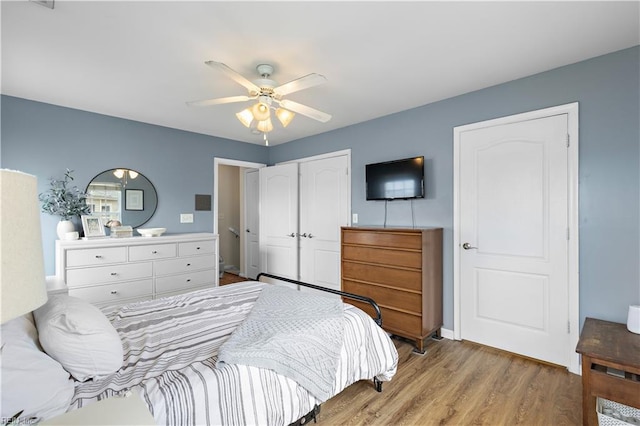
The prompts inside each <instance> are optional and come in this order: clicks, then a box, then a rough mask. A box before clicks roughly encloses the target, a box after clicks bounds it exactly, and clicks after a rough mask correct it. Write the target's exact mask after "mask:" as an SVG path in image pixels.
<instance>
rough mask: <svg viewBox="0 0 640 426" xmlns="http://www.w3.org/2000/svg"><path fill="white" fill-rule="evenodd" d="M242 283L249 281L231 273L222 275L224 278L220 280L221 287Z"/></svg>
mask: <svg viewBox="0 0 640 426" xmlns="http://www.w3.org/2000/svg"><path fill="white" fill-rule="evenodd" d="M242 281H247V279H246V278H244V277H241V276H239V275H235V274H232V273H229V272H225V273H224V274H223V275H222V278H220V283H219V284H220V285H227V284H233V283H239V282H242Z"/></svg>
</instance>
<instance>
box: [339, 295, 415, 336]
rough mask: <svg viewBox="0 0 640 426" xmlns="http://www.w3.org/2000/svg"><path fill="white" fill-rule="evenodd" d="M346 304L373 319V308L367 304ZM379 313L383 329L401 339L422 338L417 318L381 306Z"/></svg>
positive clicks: (354, 302)
mask: <svg viewBox="0 0 640 426" xmlns="http://www.w3.org/2000/svg"><path fill="white" fill-rule="evenodd" d="M346 302H347V303H351V304H352V305H354V306H357V307H358V308H360V309H362V310H363V311H365V312H366V313H368V314H369V315H371V317H372V318H375V314H374V311H373V308H372V307H371V305H369V304H368V303H363V302H356V301H353V302H352V301H350V300H349V301H346ZM380 311H381V312H382V328H383V329H385V330H387V331H389V332H391V333H396V334H398V335H400V336H403V337H417V338H421V337H422V336H421V334H422V322H421V319H420V317H419V316H416V315H411V314H406V313H404V312H399V311H395V310H393V309H388V308H384V307H382V306H381V307H380Z"/></svg>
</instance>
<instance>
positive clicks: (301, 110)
mask: <svg viewBox="0 0 640 426" xmlns="http://www.w3.org/2000/svg"><path fill="white" fill-rule="evenodd" d="M280 106H281V107H282V108H285V109H288V110H291V111H293V112H297V113H298V114H302V115H304V116H305V117H309V118H313V119H314V120H318V121H320V122H322V123H326V122H327V121H329V120H331V114H327V113H326V112H322V111H318V110H317V109H314V108H311V107H308V106H306V105H302V104H299V103H297V102H294V101H290V100H287V99H283V100H281V101H280Z"/></svg>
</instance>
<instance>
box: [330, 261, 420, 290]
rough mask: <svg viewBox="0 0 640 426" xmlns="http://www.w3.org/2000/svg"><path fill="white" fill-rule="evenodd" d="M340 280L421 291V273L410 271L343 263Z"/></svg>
mask: <svg viewBox="0 0 640 426" xmlns="http://www.w3.org/2000/svg"><path fill="white" fill-rule="evenodd" d="M342 278H343V279H345V280H346V279H355V280H357V281H368V282H372V283H380V284H385V285H390V286H393V287H398V288H406V289H410V290H416V291H422V273H421V272H420V271H415V270H410V269H395V268H389V267H386V266H378V265H371V264H363V263H353V262H347V261H343V262H342Z"/></svg>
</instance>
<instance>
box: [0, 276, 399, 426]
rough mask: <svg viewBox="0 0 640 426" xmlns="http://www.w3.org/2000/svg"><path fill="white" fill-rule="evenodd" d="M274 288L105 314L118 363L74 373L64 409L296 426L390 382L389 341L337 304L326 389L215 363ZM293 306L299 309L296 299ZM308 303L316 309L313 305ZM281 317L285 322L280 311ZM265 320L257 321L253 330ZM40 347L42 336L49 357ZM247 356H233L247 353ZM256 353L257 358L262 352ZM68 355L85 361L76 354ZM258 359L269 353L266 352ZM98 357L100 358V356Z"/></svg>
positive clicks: (213, 292)
mask: <svg viewBox="0 0 640 426" xmlns="http://www.w3.org/2000/svg"><path fill="white" fill-rule="evenodd" d="M274 287H278V286H274V285H272V284H268V283H264V282H258V281H249V282H242V283H236V284H231V285H227V286H223V287H216V288H212V289H207V290H201V291H196V292H192V293H187V294H182V295H177V296H172V297H168V298H163V299H158V300H150V301H144V302H137V303H132V304H128V305H124V306H120V307H111V308H105V309H103V313H104V316H105V317H106V319H107V320H108V322H109V324H110V327H111V328H113V329H115V331H116V332H117V339H118V342H120V343H121V346H122V358H120V359H121V360H122V362H121V365H120V367H119V368H117V370H116V371H113V372H110V373H109V374H106V373H107V372H108V370H107V371H100V372H98V373H96V374H94V373H95V372H93V373H92V372H91V371H89V372H87V371H84V372H81V373H80V374H79V375H78V374H76V375H74V377H75V376H78V377H80V378H81V379H85V380H84V381H79V380H74V381H73V393H72V396H71V398H70V401H69V402H68V404H69V405H68V407H67V408H68V409H69V410H73V409H79V408H81V407H84V406H86V405H88V404H91V403H93V402H95V401H98V400H101V399H103V398H109V397H113V396H118V395H122V394H125V393H127V392H134V393H137V394H139V395H140V396H141V398H142V399H143V400H144V401H145V402H146V404H147V406H148V408H149V410H150V412H151V413H152V415H153V416H154V419H155V421H156V422H157V423H158V424H174V425H195V424H211V425H221V424H224V425H236V424H256V425H258V424H264V425H288V424H292V423H296V422H299V424H301V423H303V422H305V421H307V420H308V419H309V417H310V416H311V417H313V416H315V414H316V413H317V412H318V411H319V406H320V404H321V403H323V402H324V401H326V400H327V399H329V398H331V397H332V396H334V395H336V394H338V393H340V392H341V391H342V390H343V389H344V388H346V387H347V386H349V385H350V384H352V383H354V382H356V381H359V380H373V381H374V383H376V384H378V385H379V384H380V383H381V382H383V381H388V380H390V379H391V378H392V377H393V375H394V374H395V372H396V367H397V362H398V355H397V352H396V349H395V346H394V345H393V343H392V342H391V340H390V339H389V337H388V336H387V334H386V333H385V332H384V331H383V330H382V329H381V328H380V327H379V325H378V324H376V322H374V321H373V320H372V318H371V317H370V316H369V315H367V314H366V313H364V312H363V311H361V310H359V309H358V308H355V307H354V306H352V305H349V304H347V303H343V302H342V301H340V300H338V302H339V306H340V311H341V314H340V318H341V319H340V321H341V324H343V325H344V326H343V329H342V332H341V333H342V334H340V342H338V343H339V344H338V345H337V346H336V350H335V352H336V362H335V364H336V366H335V374H334V376H331V377H330V380H329V381H327V378H326V377H324V376H317V375H316V376H314V375H313V374H309V375H308V376H309V377H306V376H305V377H304V378H303V379H307V381H306V382H305V381H304V380H300V381H302V382H303V383H306V385H305V386H303V385H301V384H300V383H299V381H297V380H294V379H292V378H291V377H290V375H289V374H288V373H287V372H286V371H285V373H283V372H282V371H281V372H276V371H279V370H278V369H275V370H274V369H271V368H264V367H259V366H253V365H244V364H236V363H226V362H222V361H221V360H219V359H218V357H219V356H220V357H222V356H223V354H224V355H225V356H229V355H228V353H232V352H233V351H232V350H231V349H228V348H230V345H231V342H232V341H234V340H238V339H236V337H237V336H240V335H241V334H242V333H241V330H245V328H243V327H244V326H245V325H246V324H249V323H251V319H252V318H253V319H254V320H255V315H256V311H258V307H257V306H258V305H259V306H264V303H265V302H263V301H264V300H266V298H265V296H266V294H267V293H269V294H276V293H273V292H274V291H275V290H273V288H274ZM278 291H282V290H278ZM334 292H335V291H334ZM295 293H297V294H300V292H295ZM261 295H262V297H261ZM296 297H298V296H297V295H296ZM304 297H306V296H304ZM278 298H280V299H283V298H282V297H281V295H277V296H272V299H273V300H275V299H278ZM284 299H287V300H289V299H290V298H289V297H285V298H284ZM291 301H292V302H293V304H295V305H296V306H300V303H299V302H298V301H297V299H296V300H294V299H291ZM314 303H315V304H317V301H312V304H314ZM45 306H46V305H45ZM65 309H66V310H67V311H68V310H69V309H68V307H66V308H65ZM283 312H284V311H283ZM285 315H290V314H289V313H286V312H285ZM322 315H324V314H322ZM322 315H316V316H318V317H320V316H322ZM34 316H35V317H36V323H37V324H38V329H39V330H40V328H41V327H40V325H41V323H43V324H44V321H45V319H42V318H41V319H40V320H38V318H39V316H40V314H38V311H36V312H35V313H34ZM49 322H50V321H49ZM262 322H263V321H262V319H258V323H259V324H262ZM297 322H298V321H295V323H296V327H298V328H299V327H300V326H299V325H297ZM299 322H302V323H305V322H306V321H299ZM83 323H84V321H83ZM293 323H294V322H293V321H288V324H293ZM94 328H95V327H94ZM298 332H299V331H298ZM323 332H324V331H323ZM41 334H42V333H41ZM249 336H250V337H251V335H249ZM305 336H311V337H309V338H310V339H311V340H313V332H309V333H304V336H302V337H300V338H296V339H295V340H293V343H292V344H291V345H288V347H294V348H295V349H296V350H298V349H300V348H299V347H298V346H300V347H302V346H304V345H303V344H302V343H300V344H299V343H298V341H299V340H300V341H301V340H304V338H305ZM3 340H4V338H3ZM46 340H47V339H45V338H43V336H42V335H41V336H40V341H41V342H42V343H43V347H45V350H46V345H45V344H44V342H46ZM50 340H51V339H50ZM53 340H55V341H56V342H57V344H58V345H59V346H63V347H64V348H58V349H59V351H61V352H63V354H64V353H67V352H69V351H70V349H69V348H70V345H73V343H68V342H67V343H66V344H65V343H63V342H62V341H61V338H60V336H55V339H53ZM106 340H107V339H104V338H101V340H99V341H98V340H96V341H94V342H93V343H92V344H91V345H88V344H87V343H86V342H84V343H83V345H84V346H83V347H88V346H92V345H94V344H96V345H98V346H99V345H101V344H102V342H103V341H106ZM257 340H259V339H257ZM329 340H330V338H329ZM289 341H292V340H291V339H289ZM263 343H264V345H265V348H268V347H269V346H268V345H270V344H272V342H271V340H270V338H269V339H266V340H264V342H263ZM263 343H259V344H260V345H262V344H263ZM254 346H255V345H254ZM326 346H330V345H329V344H326ZM243 348H244V347H242V346H241V347H240V350H236V353H237V352H240V353H241V354H242V353H251V350H246V351H245V350H244V349H243ZM252 350H254V351H257V352H260V347H258V348H257V349H255V348H254V349H252ZM109 351H111V349H109V350H106V351H104V352H105V354H104V355H105V359H106V357H107V355H109V354H108V352H109ZM52 352H54V351H53V350H52ZM72 352H76V353H77V356H81V352H82V350H80V349H78V350H77V351H72ZM263 352H269V353H270V350H265V351H263ZM262 355H264V354H262ZM286 355H287V356H288V353H287V354H286ZM100 356H102V354H98V355H97V357H100ZM109 356H110V355H109ZM111 358H113V357H111ZM231 359H233V358H231ZM91 361H92V362H93V361H94V360H91ZM93 364H99V365H102V364H107V362H106V361H105V362H102V363H95V362H93ZM94 367H95V365H94V366H93V367H92V368H94ZM65 368H66V370H67V371H68V370H69V368H67V367H66V366H65ZM3 370H4V366H3ZM285 370H286V369H285ZM3 372H4V371H3ZM303 373H305V374H306V373H307V371H306V370H305V371H304V372H303ZM72 374H73V373H72ZM294 377H300V376H295V375H294ZM318 378H320V380H319V381H320V382H322V380H325V381H326V382H327V383H325V386H324V393H323V392H322V391H321V390H320V391H319V390H317V389H316V388H315V387H314V386H313V385H314V383H313V382H311V386H310V385H309V383H310V382H309V381H308V379H311V380H312V381H315V380H317V379H318ZM327 384H328V387H327V386H326V385H327ZM3 387H4V386H3ZM379 387H380V386H378V390H380V389H379ZM309 389H312V391H310V390H309ZM372 392H373V389H372ZM4 393H6V392H4ZM4 393H3V394H4ZM318 395H320V396H318ZM61 399H63V400H64V398H61ZM3 403H4V396H3ZM3 415H4V409H3Z"/></svg>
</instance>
